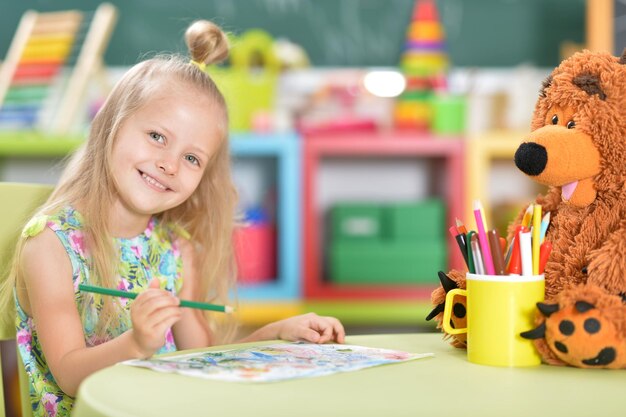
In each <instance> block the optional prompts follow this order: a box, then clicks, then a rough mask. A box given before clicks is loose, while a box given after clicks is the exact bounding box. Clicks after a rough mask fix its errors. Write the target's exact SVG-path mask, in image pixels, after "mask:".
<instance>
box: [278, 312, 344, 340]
mask: <svg viewBox="0 0 626 417" xmlns="http://www.w3.org/2000/svg"><path fill="white" fill-rule="evenodd" d="M273 325H274V326H276V334H277V336H278V338H279V339H282V340H289V341H297V340H304V341H307V342H312V343H326V342H330V341H335V342H337V343H343V342H344V339H345V337H346V332H345V330H344V329H343V325H342V324H341V322H340V321H339V320H337V319H336V318H334V317H320V316H318V315H317V314H315V313H308V314H302V315H300V316H294V317H290V318H288V319H284V320H281V321H277V322H275V323H273Z"/></svg>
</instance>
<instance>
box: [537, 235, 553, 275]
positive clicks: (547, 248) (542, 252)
mask: <svg viewBox="0 0 626 417" xmlns="http://www.w3.org/2000/svg"><path fill="white" fill-rule="evenodd" d="M550 252H552V243H550V241H549V240H546V241H544V242H543V243H542V244H541V248H540V249H539V273H540V274H543V271H544V270H545V269H546V264H547V263H548V258H549V257H550Z"/></svg>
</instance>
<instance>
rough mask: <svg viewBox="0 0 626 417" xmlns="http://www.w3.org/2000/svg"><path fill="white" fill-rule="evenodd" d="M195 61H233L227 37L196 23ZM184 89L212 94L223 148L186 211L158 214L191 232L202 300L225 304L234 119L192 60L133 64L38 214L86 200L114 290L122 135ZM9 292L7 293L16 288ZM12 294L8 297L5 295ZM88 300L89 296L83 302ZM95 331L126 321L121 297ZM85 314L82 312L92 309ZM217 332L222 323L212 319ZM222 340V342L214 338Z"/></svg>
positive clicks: (96, 252)
mask: <svg viewBox="0 0 626 417" xmlns="http://www.w3.org/2000/svg"><path fill="white" fill-rule="evenodd" d="M185 38H186V42H187V46H188V49H189V52H190V55H191V59H192V60H193V61H195V62H200V63H204V64H207V65H208V64H213V63H217V62H219V61H222V60H224V59H225V58H226V57H227V56H228V50H229V45H228V39H227V37H226V35H225V34H224V33H223V32H222V30H221V29H220V28H219V27H218V26H216V25H214V24H213V23H211V22H208V21H196V22H194V23H192V24H191V25H190V26H189V28H188V29H187V31H186V34H185ZM173 81H174V82H178V83H181V84H182V85H183V86H189V87H191V88H194V89H195V90H197V91H198V92H199V93H200V94H206V96H207V97H209V98H210V99H211V102H212V103H214V106H215V108H216V109H217V111H216V114H217V115H218V119H219V120H218V121H217V122H218V126H219V133H220V136H221V137H220V138H219V140H220V143H219V146H218V148H217V150H216V151H215V153H214V154H213V155H212V156H211V158H210V160H209V161H208V162H207V164H206V167H207V168H206V170H205V172H204V174H203V177H202V179H201V181H200V183H199V185H198V187H197V189H196V190H195V191H194V193H193V194H192V195H191V196H190V197H189V198H188V199H187V200H186V201H185V202H184V203H182V204H181V205H179V206H177V207H174V208H172V209H170V210H167V211H165V212H162V213H159V214H158V215H157V217H159V218H160V220H161V221H162V222H164V224H171V225H173V226H175V228H176V229H178V228H181V229H183V230H185V231H186V232H187V233H188V234H189V240H190V241H191V243H192V244H193V247H194V250H195V255H196V256H194V258H195V260H196V262H197V264H196V269H197V271H198V272H199V274H200V277H201V280H200V281H201V285H200V291H201V292H200V294H203V300H202V301H207V302H212V303H225V302H226V301H227V299H228V295H229V291H231V290H233V289H234V287H235V283H236V268H235V266H234V255H233V248H232V231H233V227H234V214H235V208H236V203H237V193H236V190H235V187H234V186H233V183H232V179H231V173H230V153H229V144H228V115H227V109H226V104H225V101H224V97H223V96H222V94H221V93H220V91H219V90H218V88H217V86H216V85H215V83H214V82H213V81H212V80H211V78H210V77H209V76H208V75H207V74H206V73H205V72H204V71H202V70H201V69H199V67H198V66H197V65H192V64H191V63H190V62H189V58H186V59H185V58H183V57H180V56H177V55H159V56H156V57H154V58H152V59H148V60H145V61H143V62H140V63H139V64H137V65H135V66H133V67H132V68H131V69H130V70H129V71H128V72H127V73H126V74H125V75H124V76H123V77H122V79H121V80H120V81H119V82H118V83H117V84H116V85H115V87H114V88H113V91H112V92H111V94H110V95H109V97H108V98H107V100H106V102H105V103H104V105H103V106H102V108H101V109H100V111H99V112H98V113H97V115H96V116H95V118H94V120H93V122H92V125H91V129H90V132H89V138H88V140H87V141H86V142H85V144H83V146H81V148H80V149H79V150H77V151H76V152H75V153H74V155H73V156H72V158H71V159H70V161H69V163H68V165H67V167H66V169H65V171H64V173H63V175H62V176H61V178H60V180H59V183H58V185H57V186H56V188H55V189H54V191H53V192H52V194H51V195H50V197H49V198H48V200H47V201H46V203H45V204H44V205H43V207H41V208H40V209H39V211H38V213H37V214H52V213H55V212H57V211H58V210H60V209H61V208H63V207H65V206H67V205H74V204H76V203H78V202H81V207H80V208H81V210H80V212H81V215H82V217H83V219H84V233H85V236H86V237H87V242H88V246H89V250H90V254H91V262H90V265H89V267H90V274H91V281H92V283H94V284H96V285H102V286H105V287H110V288H113V287H115V286H116V284H117V282H116V281H117V279H118V276H117V270H116V268H117V265H118V263H119V254H118V253H117V250H116V248H115V247H114V245H113V238H112V236H111V235H110V233H109V231H108V219H109V208H110V206H111V204H112V202H113V200H114V198H115V195H116V189H115V185H114V183H113V179H112V174H111V166H110V162H109V161H110V158H111V153H112V150H113V146H114V144H115V140H116V136H117V133H118V131H119V130H120V127H121V126H122V125H123V123H124V122H125V121H126V120H127V119H128V118H129V117H131V116H132V115H133V114H134V113H135V112H136V111H137V110H138V109H140V108H141V107H142V106H143V105H144V104H145V103H146V102H147V101H148V100H150V98H152V97H153V96H154V95H155V94H157V93H158V92H159V91H161V90H162V89H164V88H171V84H172V82H173ZM24 244H25V239H24V238H20V240H19V242H18V245H17V248H16V253H15V255H14V260H13V265H12V268H11V272H10V273H9V277H8V279H7V282H6V283H5V284H6V285H5V291H4V293H6V292H11V296H12V288H13V286H14V285H16V284H18V283H21V275H22V271H20V268H19V263H20V254H21V249H22V248H23V246H24ZM9 288H10V291H7V290H9ZM4 295H6V294H3V296H4ZM83 299H84V300H85V301H87V297H85V296H84V297H83ZM103 302H104V304H103V308H102V311H101V313H100V317H99V322H98V326H97V328H96V333H97V335H98V336H100V337H104V338H106V337H107V335H106V330H107V329H108V328H109V327H110V326H115V325H117V324H119V322H120V318H119V317H120V314H119V308H120V306H119V302H118V300H117V299H115V298H114V297H104V298H103ZM85 310H86V309H85V308H81V311H83V312H84V311H85ZM207 319H208V320H209V324H210V325H211V327H212V330H213V331H214V335H215V334H216V331H217V327H220V326H219V325H218V324H216V323H215V322H216V321H215V320H212V319H210V318H208V317H207ZM221 324H224V326H221V327H220V330H224V331H226V335H225V336H226V337H225V339H226V340H228V339H229V338H231V337H232V335H233V334H234V332H235V329H234V325H233V323H230V322H228V323H221ZM213 341H214V342H215V339H214V340H213Z"/></svg>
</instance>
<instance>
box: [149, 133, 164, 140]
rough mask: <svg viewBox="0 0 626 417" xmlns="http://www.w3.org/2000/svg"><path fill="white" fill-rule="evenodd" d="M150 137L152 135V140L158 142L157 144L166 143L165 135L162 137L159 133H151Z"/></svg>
mask: <svg viewBox="0 0 626 417" xmlns="http://www.w3.org/2000/svg"><path fill="white" fill-rule="evenodd" d="M149 135H150V138H151V139H152V140H154V141H156V142H159V143H164V142H165V136H163V135H161V134H159V133H157V132H150V133H149Z"/></svg>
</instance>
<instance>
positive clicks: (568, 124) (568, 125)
mask: <svg viewBox="0 0 626 417" xmlns="http://www.w3.org/2000/svg"><path fill="white" fill-rule="evenodd" d="M566 126H567V128H568V129H573V128H574V127H575V126H576V122H575V121H573V120H570V121H569V122H567V125H566Z"/></svg>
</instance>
